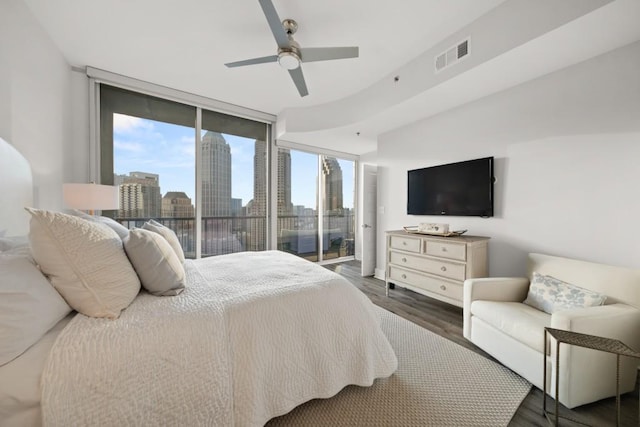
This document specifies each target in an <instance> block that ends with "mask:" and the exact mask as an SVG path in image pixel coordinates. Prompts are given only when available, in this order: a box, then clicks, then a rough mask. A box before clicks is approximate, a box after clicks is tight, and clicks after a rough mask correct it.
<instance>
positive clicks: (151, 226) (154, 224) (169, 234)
mask: <svg viewBox="0 0 640 427" xmlns="http://www.w3.org/2000/svg"><path fill="white" fill-rule="evenodd" d="M142 228H143V229H145V230H149V231H153V232H154V233H158V234H159V235H161V236H162V237H164V238H165V239H166V240H167V242H169V244H170V245H171V247H172V248H173V250H174V251H175V253H176V255H178V259H179V260H180V262H184V252H183V250H182V245H181V244H180V240H178V236H177V235H176V233H175V232H174V231H173V230H172V229H170V228H169V227H166V226H164V225H162V224H160V223H159V222H158V221H154V220H149V221H147V222H145V223H144V225H143V226H142Z"/></svg>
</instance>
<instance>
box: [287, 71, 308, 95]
mask: <svg viewBox="0 0 640 427" xmlns="http://www.w3.org/2000/svg"><path fill="white" fill-rule="evenodd" d="M289 75H290V76H291V78H292V79H293V82H294V83H295V84H296V87H297V88H298V92H299V93H300V96H307V95H309V91H308V90H307V84H306V83H305V81H304V75H303V74H302V67H298V68H296V69H293V70H289Z"/></svg>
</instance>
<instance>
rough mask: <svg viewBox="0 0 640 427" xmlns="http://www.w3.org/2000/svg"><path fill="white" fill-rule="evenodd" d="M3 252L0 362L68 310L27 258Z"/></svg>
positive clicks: (18, 352)
mask: <svg viewBox="0 0 640 427" xmlns="http://www.w3.org/2000/svg"><path fill="white" fill-rule="evenodd" d="M5 254H6V253H5ZM5 254H3V255H0V366H2V365H4V364H6V363H9V362H11V361H12V360H13V359H15V358H16V357H18V356H20V355H21V354H22V353H24V352H25V351H26V350H27V349H28V348H29V347H31V346H32V345H33V344H35V343H36V342H37V341H38V340H39V339H40V338H42V337H43V336H44V334H45V333H47V331H48V330H49V329H51V328H52V327H53V326H55V324H56V323H58V322H59V321H60V320H61V319H62V318H64V317H65V316H66V315H67V314H69V313H70V312H71V307H69V306H68V305H67V303H66V302H65V301H64V299H62V297H61V296H60V295H59V294H58V292H56V290H55V289H53V286H51V284H50V283H49V282H48V281H47V279H46V278H45V277H44V276H43V275H42V273H41V272H40V270H38V267H36V266H35V264H33V262H31V260H30V259H29V258H26V257H23V256H14V255H5Z"/></svg>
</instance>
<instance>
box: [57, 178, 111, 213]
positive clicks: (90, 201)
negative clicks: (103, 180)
mask: <svg viewBox="0 0 640 427" xmlns="http://www.w3.org/2000/svg"><path fill="white" fill-rule="evenodd" d="M62 195H63V198H64V203H65V205H67V207H70V208H74V209H80V210H110V209H118V208H119V203H118V202H119V197H118V187H117V186H113V185H99V184H63V185H62Z"/></svg>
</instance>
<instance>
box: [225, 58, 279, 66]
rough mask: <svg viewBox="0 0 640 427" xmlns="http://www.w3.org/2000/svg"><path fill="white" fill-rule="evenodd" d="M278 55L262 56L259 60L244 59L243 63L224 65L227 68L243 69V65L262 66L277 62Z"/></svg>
mask: <svg viewBox="0 0 640 427" xmlns="http://www.w3.org/2000/svg"><path fill="white" fill-rule="evenodd" d="M277 61H278V55H271V56H263V57H261V58H253V59H245V60H244V61H236V62H229V63H227V64H224V65H226V66H227V67H229V68H233V67H243V66H245V65H255V64H264V63H267V62H277Z"/></svg>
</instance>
